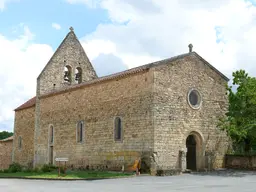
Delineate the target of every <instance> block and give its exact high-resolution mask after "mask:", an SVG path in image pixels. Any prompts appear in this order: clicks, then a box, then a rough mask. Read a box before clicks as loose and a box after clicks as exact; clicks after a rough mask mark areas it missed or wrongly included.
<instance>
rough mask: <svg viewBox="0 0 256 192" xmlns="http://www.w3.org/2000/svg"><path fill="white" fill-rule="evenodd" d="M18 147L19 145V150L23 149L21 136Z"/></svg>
mask: <svg viewBox="0 0 256 192" xmlns="http://www.w3.org/2000/svg"><path fill="white" fill-rule="evenodd" d="M18 145H19V149H21V148H22V139H21V136H19V138H18Z"/></svg>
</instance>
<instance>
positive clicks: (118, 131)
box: [115, 117, 122, 141]
mask: <svg viewBox="0 0 256 192" xmlns="http://www.w3.org/2000/svg"><path fill="white" fill-rule="evenodd" d="M115 140H116V141H121V140H122V120H121V118H120V117H116V118H115Z"/></svg>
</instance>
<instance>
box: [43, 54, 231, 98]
mask: <svg viewBox="0 0 256 192" xmlns="http://www.w3.org/2000/svg"><path fill="white" fill-rule="evenodd" d="M190 55H194V56H196V57H197V58H198V59H200V60H201V61H202V62H204V63H205V64H206V65H207V66H209V67H210V68H211V69H213V70H214V71H215V72H216V73H217V74H219V75H220V76H221V77H222V78H223V79H224V80H225V81H229V78H228V77H226V76H225V75H224V74H223V73H221V72H220V71H218V70H217V69H216V68H215V67H213V66H212V65H211V64H210V63H209V62H207V61H206V60H205V59H203V58H202V57H201V56H200V55H198V54H197V53H196V52H189V53H185V54H181V55H178V56H174V57H171V58H168V59H164V60H160V61H156V62H153V63H149V64H146V65H141V66H139V67H135V68H131V69H128V70H125V71H122V72H119V73H114V74H111V75H107V76H103V77H100V78H97V79H93V80H91V81H87V82H83V83H81V84H77V85H71V86H70V87H67V88H63V89H61V90H56V91H53V92H50V93H46V94H44V95H42V96H40V97H47V96H50V95H55V94H60V93H63V92H66V91H71V90H75V89H78V88H81V87H85V86H88V85H92V84H96V83H100V82H104V81H108V80H112V79H117V78H122V77H125V76H128V75H131V74H135V73H139V72H142V71H146V70H149V69H150V68H153V67H157V66H160V65H165V64H166V62H173V61H176V60H178V59H182V58H185V57H187V56H190Z"/></svg>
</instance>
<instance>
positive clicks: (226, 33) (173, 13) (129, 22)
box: [68, 0, 256, 77]
mask: <svg viewBox="0 0 256 192" xmlns="http://www.w3.org/2000/svg"><path fill="white" fill-rule="evenodd" d="M68 1H69V2H71V1H72V0H68ZM82 2H83V3H85V4H87V5H88V2H89V1H88V0H73V1H72V3H82ZM90 2H92V1H90ZM96 2H97V3H98V4H97V6H98V7H100V8H102V9H105V10H106V11H107V12H108V15H109V19H110V20H111V21H112V22H113V23H112V24H109V23H108V24H99V25H98V27H97V29H96V30H95V31H94V32H93V33H91V34H89V35H86V36H85V37H84V38H83V39H82V41H83V42H84V43H83V44H84V45H85V44H87V45H89V46H90V48H91V47H93V49H92V50H90V52H91V54H89V56H92V57H95V55H96V56H97V55H99V54H101V53H104V52H106V51H107V52H108V54H113V55H115V56H117V57H118V58H121V59H122V60H123V63H125V64H126V65H128V66H129V67H134V66H138V65H142V64H145V63H147V62H151V61H155V60H159V59H164V58H167V57H172V56H175V55H177V54H182V53H184V52H188V44H189V43H192V44H193V45H194V51H196V52H197V53H199V54H200V55H201V56H202V57H204V58H205V59H206V60H208V61H209V62H210V63H211V64H212V65H214V66H215V67H216V68H217V69H219V70H220V71H222V72H223V73H224V74H226V75H228V76H229V77H230V76H231V72H232V71H234V70H236V69H240V68H243V69H246V70H247V71H248V72H249V73H250V74H252V75H256V65H254V63H255V62H256V55H255V53H254V45H255V43H256V36H255V35H254V34H255V32H256V27H255V26H256V7H255V6H253V5H252V4H251V3H250V2H249V1H244V0H226V1H223V0H217V1H216V0H209V1H201V0H194V1H193V3H192V2H190V1H187V0H172V1H170V0H141V1H138V0H101V1H96ZM110 45H111V46H110ZM109 46H110V47H111V48H109ZM102 47H104V49H102ZM113 47H114V48H113ZM87 50H88V51H89V48H87Z"/></svg>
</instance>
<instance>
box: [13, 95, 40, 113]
mask: <svg viewBox="0 0 256 192" xmlns="http://www.w3.org/2000/svg"><path fill="white" fill-rule="evenodd" d="M35 105H36V97H33V98H31V99H29V100H28V101H26V102H25V103H23V104H22V105H20V106H19V107H18V108H16V109H15V110H14V111H18V110H21V109H26V108H29V107H33V106H35Z"/></svg>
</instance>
